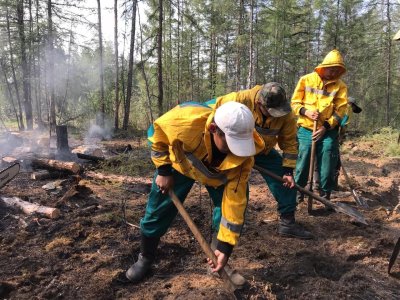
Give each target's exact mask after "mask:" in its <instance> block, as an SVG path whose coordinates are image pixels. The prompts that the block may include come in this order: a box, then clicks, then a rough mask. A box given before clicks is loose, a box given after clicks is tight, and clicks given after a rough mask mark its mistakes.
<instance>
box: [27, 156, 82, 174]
mask: <svg viewBox="0 0 400 300" xmlns="http://www.w3.org/2000/svg"><path fill="white" fill-rule="evenodd" d="M32 166H33V167H38V168H41V169H50V170H58V171H64V172H70V173H74V174H77V173H79V172H80V170H81V167H80V166H79V165H78V164H77V163H75V162H67V161H60V160H52V159H33V160H32Z"/></svg>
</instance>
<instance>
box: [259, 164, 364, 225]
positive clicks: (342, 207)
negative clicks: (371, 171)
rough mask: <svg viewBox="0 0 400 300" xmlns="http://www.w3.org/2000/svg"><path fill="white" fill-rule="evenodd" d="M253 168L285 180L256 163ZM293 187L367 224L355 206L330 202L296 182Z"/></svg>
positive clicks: (274, 177)
mask: <svg viewBox="0 0 400 300" xmlns="http://www.w3.org/2000/svg"><path fill="white" fill-rule="evenodd" d="M253 168H254V169H256V170H257V171H259V172H260V173H262V174H264V175H267V176H270V177H271V178H273V179H275V180H278V181H280V182H283V183H284V182H285V180H284V179H283V178H282V177H280V176H278V175H276V174H275V173H272V172H270V171H268V170H266V169H264V168H261V167H259V166H256V165H254V167H253ZM295 188H296V189H297V190H298V191H300V192H302V193H304V194H307V195H308V196H309V197H311V198H314V199H315V200H317V201H319V202H321V203H323V204H325V205H326V206H328V207H331V208H333V209H334V210H335V211H336V212H340V213H343V214H345V215H348V216H350V217H353V218H354V219H356V220H357V221H358V222H360V223H362V224H365V225H368V223H367V221H366V220H365V218H364V216H363V215H362V214H361V213H360V212H359V211H358V210H356V209H355V208H353V207H351V206H348V205H346V204H344V203H333V202H331V201H329V200H327V199H325V198H323V197H320V196H318V195H316V194H314V193H313V192H310V191H309V190H308V189H305V188H302V187H301V186H299V185H297V184H295Z"/></svg>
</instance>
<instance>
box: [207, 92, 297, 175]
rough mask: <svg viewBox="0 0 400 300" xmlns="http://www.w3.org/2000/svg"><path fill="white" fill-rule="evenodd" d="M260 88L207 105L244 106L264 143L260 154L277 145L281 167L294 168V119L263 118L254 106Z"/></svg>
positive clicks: (230, 94)
mask: <svg viewBox="0 0 400 300" xmlns="http://www.w3.org/2000/svg"><path fill="white" fill-rule="evenodd" d="M261 88H262V85H256V86H255V87H253V88H252V89H249V90H243V91H239V92H233V93H229V94H227V95H225V96H221V97H218V98H216V99H215V100H214V101H209V102H207V103H208V104H209V105H211V106H212V107H215V108H218V107H219V106H221V105H222V104H224V103H226V102H229V101H236V102H240V103H242V104H244V105H246V106H247V107H248V108H249V109H250V110H251V111H252V112H253V117H254V120H255V122H256V130H257V132H258V133H259V134H260V135H261V136H262V138H263V139H264V142H265V149H263V151H261V152H262V153H265V154H268V153H269V151H271V149H273V148H274V147H275V145H276V144H277V143H278V145H279V148H280V149H281V150H282V151H283V163H282V165H283V166H284V167H289V168H295V166H296V159H297V139H296V134H297V128H296V117H295V115H294V114H293V113H290V114H288V115H286V116H283V117H280V118H275V117H272V116H270V117H267V118H263V114H262V113H261V111H260V109H259V108H258V106H256V105H255V101H256V99H257V94H258V92H259V91H260V89H261Z"/></svg>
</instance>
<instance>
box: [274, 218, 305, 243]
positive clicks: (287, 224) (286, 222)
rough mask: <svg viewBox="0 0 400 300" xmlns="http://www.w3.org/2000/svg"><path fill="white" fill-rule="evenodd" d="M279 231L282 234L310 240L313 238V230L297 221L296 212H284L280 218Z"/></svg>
mask: <svg viewBox="0 0 400 300" xmlns="http://www.w3.org/2000/svg"><path fill="white" fill-rule="evenodd" d="M278 233H279V234H280V235H282V236H288V237H294V238H298V239H304V240H309V239H312V238H313V235H312V234H311V232H309V231H307V230H305V229H304V228H303V226H301V225H300V224H297V223H296V220H295V217H294V213H288V214H282V215H281V216H280V220H279V227H278Z"/></svg>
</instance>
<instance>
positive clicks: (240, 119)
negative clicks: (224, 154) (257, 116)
mask: <svg viewBox="0 0 400 300" xmlns="http://www.w3.org/2000/svg"><path fill="white" fill-rule="evenodd" d="M214 121H215V124H217V126H218V127H219V129H221V130H222V132H223V133H225V139H226V143H227V144H228V147H229V150H230V151H231V152H232V153H233V154H235V155H236V156H242V157H243V156H253V155H254V154H255V153H256V146H255V144H254V137H253V130H254V118H253V114H252V113H251V111H250V109H248V108H247V106H246V105H243V104H241V103H238V102H227V103H225V104H222V105H221V106H220V107H218V108H217V110H216V112H215V115H214Z"/></svg>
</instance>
